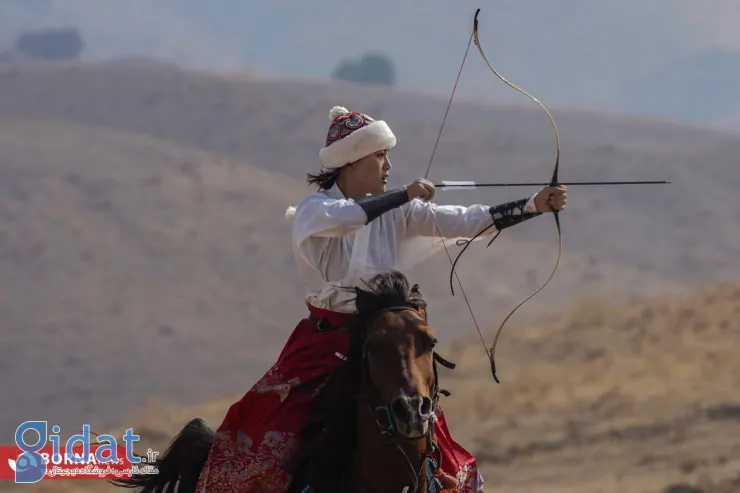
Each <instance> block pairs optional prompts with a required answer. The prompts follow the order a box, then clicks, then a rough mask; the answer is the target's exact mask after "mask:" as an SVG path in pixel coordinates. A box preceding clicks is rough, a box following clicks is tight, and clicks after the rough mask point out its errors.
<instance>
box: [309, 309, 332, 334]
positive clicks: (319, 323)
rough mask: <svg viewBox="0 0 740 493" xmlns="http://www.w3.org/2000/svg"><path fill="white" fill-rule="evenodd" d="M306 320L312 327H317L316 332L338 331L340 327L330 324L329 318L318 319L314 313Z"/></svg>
mask: <svg viewBox="0 0 740 493" xmlns="http://www.w3.org/2000/svg"><path fill="white" fill-rule="evenodd" d="M306 320H308V323H310V324H311V325H314V326H316V330H319V331H327V330H336V329H338V328H339V326H333V325H332V324H330V323H329V319H327V318H318V317H316V316H315V315H314V314H313V313H310V312H309V314H308V317H306Z"/></svg>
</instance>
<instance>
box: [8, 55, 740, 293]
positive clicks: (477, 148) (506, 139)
mask: <svg viewBox="0 0 740 493" xmlns="http://www.w3.org/2000/svg"><path fill="white" fill-rule="evenodd" d="M450 82H452V81H450ZM493 82H495V81H492V83H493ZM522 100H523V101H524V102H523V103H522V104H521V105H516V106H494V105H485V104H480V103H477V102H475V101H468V102H463V101H460V100H459V101H456V102H455V103H454V104H453V106H452V109H451V112H450V115H449V118H448V121H447V124H446V126H445V130H444V132H443V135H442V139H441V142H440V145H439V149H438V152H437V156H436V158H435V164H434V165H433V167H432V172H431V178H433V179H435V180H438V179H477V180H494V181H514V180H528V181H531V180H533V179H534V180H541V181H546V180H548V178H549V176H550V174H551V171H552V166H553V163H554V157H555V145H554V136H553V134H552V130H551V128H550V126H549V121H548V120H547V118H546V116H545V115H544V113H542V112H541V110H540V109H539V108H537V107H536V106H535V105H534V104H533V103H531V102H530V101H528V100H526V99H524V98H522ZM335 104H342V105H345V106H349V107H352V108H357V109H360V110H363V111H366V112H368V113H369V114H371V115H373V116H375V117H377V118H384V119H386V120H388V121H389V122H390V124H391V125H392V126H393V128H394V130H395V132H396V133H397V134H398V137H399V139H400V141H399V145H398V146H397V149H396V150H395V151H394V152H393V155H392V160H393V163H394V164H395V167H394V170H393V176H392V180H393V181H394V183H401V182H403V181H406V180H408V179H411V178H413V177H415V176H418V175H421V174H423V172H424V170H425V168H426V164H427V162H428V160H429V156H430V154H431V150H432V146H433V143H434V139H435V138H436V134H437V130H438V128H439V124H440V122H441V118H442V115H443V113H444V108H445V104H446V101H445V100H443V99H435V98H431V97H426V96H422V95H416V94H410V93H407V92H403V91H399V90H393V89H388V88H378V87H361V86H356V85H351V84H344V83H339V82H325V81H295V80H283V79H270V78H263V77H255V78H253V79H249V78H234V77H230V76H226V77H221V76H215V75H211V74H207V73H197V72H188V71H183V70H178V69H176V68H172V67H168V66H167V65H163V64H162V65H157V64H146V63H137V62H135V61H132V62H131V63H127V64H121V65H117V64H88V65H78V64H74V65H59V66H55V65H51V66H42V67H37V68H33V69H30V68H29V69H28V70H24V71H12V72H6V73H4V74H2V75H0V118H4V119H16V118H21V119H40V120H44V121H47V120H59V121H67V122H74V123H78V124H82V125H90V126H95V127H98V128H108V129H115V130H122V131H125V132H127V133H135V134H145V135H148V136H150V137H153V138H157V139H161V140H165V141H169V142H172V143H176V144H178V145H180V146H184V147H186V148H195V149H200V150H204V151H208V152H215V153H217V154H219V155H230V156H234V157H235V158H237V159H239V160H241V161H244V162H248V163H250V164H251V165H253V166H256V167H259V168H262V169H267V170H270V171H277V172H280V173H282V174H286V175H289V176H290V177H292V178H294V179H296V180H302V179H303V177H304V176H305V173H306V172H308V171H315V170H316V168H317V165H318V164H317V163H318V148H319V147H320V146H321V145H322V142H323V140H324V138H325V133H326V129H327V126H328V121H327V114H328V110H329V108H331V106H333V105H335ZM551 110H552V111H553V113H554V117H555V119H556V122H557V123H558V126H559V128H560V132H561V137H562V150H563V155H562V169H561V178H562V179H563V180H629V179H671V180H674V182H675V183H673V184H672V185H670V186H665V185H662V186H642V187H634V186H633V187H600V188H578V189H573V190H572V192H571V193H572V200H571V205H570V209H569V211H568V213H567V216H566V217H564V218H563V227H564V228H565V231H566V249H567V251H579V252H582V253H585V254H587V255H593V256H594V261H595V262H617V263H622V264H629V265H633V266H637V267H639V268H640V269H641V270H643V271H651V272H656V273H660V274H662V275H667V276H671V277H674V278H677V279H680V280H682V281H684V282H694V281H701V282H713V281H717V280H722V279H726V274H727V273H728V270H731V269H733V265H734V264H735V262H734V258H735V257H736V256H737V255H738V253H740V250H739V249H740V246H738V245H740V237H738V235H737V219H736V217H735V215H736V214H735V212H736V211H737V210H738V209H739V208H740V199H738V195H737V193H736V192H735V190H736V188H737V185H738V174H737V164H738V155H740V135H739V134H723V133H719V132H716V131H710V130H708V129H701V128H694V127H682V126H677V125H674V124H671V123H667V122H659V121H651V120H639V119H633V118H625V117H621V116H618V115H605V114H597V113H588V112H574V111H569V110H567V109H562V108H551ZM533 191H534V190H528V189H505V190H504V189H498V190H485V191H477V192H445V193H444V194H440V195H441V196H440V197H439V200H440V201H442V202H445V201H447V202H449V201H456V202H476V201H481V202H485V203H490V202H501V201H506V200H510V199H512V198H514V197H519V196H521V194H522V193H531V192H533ZM507 236H513V237H518V238H527V239H535V240H543V239H546V240H547V241H550V242H552V241H553V238H554V235H553V233H552V231H551V229H548V228H542V227H538V228H520V230H519V231H517V232H510V234H509V235H507ZM734 272H735V273H737V272H738V271H737V270H735V271H734Z"/></svg>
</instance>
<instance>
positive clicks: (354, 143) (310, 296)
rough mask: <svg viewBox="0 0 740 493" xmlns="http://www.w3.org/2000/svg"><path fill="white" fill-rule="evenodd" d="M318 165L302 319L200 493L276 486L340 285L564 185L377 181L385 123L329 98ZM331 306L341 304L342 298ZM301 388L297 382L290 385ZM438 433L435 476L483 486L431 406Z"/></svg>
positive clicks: (461, 486) (340, 345)
mask: <svg viewBox="0 0 740 493" xmlns="http://www.w3.org/2000/svg"><path fill="white" fill-rule="evenodd" d="M329 118H330V121H331V124H330V126H329V132H328V135H327V137H326V145H325V147H323V148H322V149H321V150H320V152H319V157H320V160H321V165H322V170H321V171H320V172H319V173H318V174H315V175H314V174H309V175H308V183H309V184H312V185H316V186H318V191H316V192H314V193H310V194H309V195H308V196H307V197H305V198H304V199H303V200H302V201H301V202H300V203H299V204H298V205H297V206H296V207H295V208H293V207H290V208H288V210H287V211H286V217H288V219H291V220H292V221H293V252H294V255H295V261H296V263H297V266H298V273H299V275H300V277H301V279H302V281H303V283H304V284H305V285H306V287H307V290H306V295H305V303H306V305H307V308H308V315H307V317H306V318H304V319H303V320H301V321H300V322H298V325H297V326H296V327H295V329H294V330H293V333H292V334H291V335H290V337H289V339H288V341H287V343H286V345H285V347H284V348H283V350H282V352H281V353H280V355H279V357H278V359H277V362H276V363H275V364H274V365H273V366H272V367H271V368H270V369H269V370H268V371H267V373H266V374H265V375H264V376H263V377H262V378H261V379H260V380H259V381H258V382H257V383H256V384H255V385H254V386H253V387H252V388H251V389H250V390H249V391H248V392H247V393H246V394H245V395H244V396H243V397H242V398H241V400H239V401H238V402H236V403H235V404H233V405H232V406H231V407H230V409H229V411H228V413H227V415H226V417H225V418H224V420H223V422H222V424H221V426H220V427H219V429H218V430H217V433H216V439H215V441H214V442H213V445H212V447H211V453H210V455H209V458H208V460H207V462H206V464H205V466H204V468H203V471H202V473H201V476H200V479H199V482H198V487H197V491H198V492H203V493H227V492H228V493H236V492H240V493H242V492H260V491H270V492H273V493H276V492H284V491H286V490H287V488H288V486H289V484H290V479H291V478H290V474H289V473H288V472H287V471H286V464H287V462H288V461H289V460H290V458H291V456H292V455H293V454H294V453H295V451H296V450H298V448H299V447H300V443H298V442H299V440H298V437H297V436H298V434H299V432H300V431H301V429H302V426H303V425H304V424H305V423H306V420H307V418H308V416H309V411H310V406H311V403H312V398H313V397H314V396H315V394H316V392H309V391H305V389H304V387H305V386H306V385H309V386H313V387H314V388H318V387H320V386H321V384H322V383H323V382H325V380H326V379H327V378H328V377H329V376H330V375H331V374H332V372H334V371H335V370H336V369H338V368H339V367H340V366H341V365H342V364H343V362H344V359H343V354H344V352H345V351H346V350H347V347H348V344H349V337H348V335H347V334H346V332H345V331H341V330H328V329H329V328H331V327H337V326H339V325H341V324H342V322H343V321H344V320H345V319H346V318H347V317H348V316H349V315H350V314H351V313H352V312H353V311H354V306H353V305H352V303H351V297H352V292H351V290H347V289H346V288H348V287H350V288H351V287H354V286H360V287H362V286H364V284H363V279H364V280H367V279H369V278H371V277H372V276H373V275H375V274H378V273H381V272H387V271H389V270H399V271H401V272H403V271H404V270H405V269H408V267H409V266H410V265H412V264H413V263H415V262H419V261H420V260H421V259H424V258H426V257H428V256H429V255H430V254H432V253H434V252H435V251H438V250H439V246H440V244H441V243H440V241H445V240H439V239H437V237H439V238H444V239H447V241H449V239H457V238H471V237H473V236H475V235H476V234H477V233H478V232H480V231H481V230H482V229H484V228H486V227H487V226H490V225H491V223H492V222H493V225H494V228H491V229H490V231H491V233H495V232H496V231H500V230H502V229H504V228H509V227H511V226H514V225H516V224H519V223H521V222H522V221H526V220H528V219H531V218H533V217H536V216H538V215H540V214H542V213H546V212H554V211H562V210H563V209H564V208H565V203H566V187H545V188H543V189H542V190H541V191H539V192H538V193H536V194H534V195H532V196H531V197H525V198H522V199H520V200H516V201H513V202H508V203H504V204H500V205H496V206H492V207H490V206H485V205H471V206H467V207H464V206H457V205H437V204H434V203H432V202H431V200H432V199H433V198H434V194H435V189H434V185H433V184H432V183H431V182H429V181H427V180H425V179H422V178H417V179H415V180H413V181H412V182H411V183H409V184H408V185H406V186H403V187H400V188H394V189H390V190H387V189H386V188H387V184H388V179H389V176H390V171H391V162H390V160H389V159H388V154H389V151H390V150H391V149H392V148H393V147H394V146H395V145H396V137H395V135H394V134H393V132H392V131H391V129H390V127H389V126H388V124H387V123H386V122H384V121H381V120H378V121H376V120H374V119H373V118H371V117H369V116H368V115H366V114H362V113H359V112H350V111H348V110H347V109H345V108H343V107H340V106H335V107H334V108H332V109H331V111H330V114H329ZM340 305H341V306H340ZM299 385H302V388H301V389H300V390H296V387H298V386H299ZM437 418H438V420H437V423H436V425H435V426H436V430H437V432H436V433H437V439H438V446H439V448H440V452H441V454H442V456H443V469H444V470H443V471H442V473H443V474H444V475H448V476H452V477H454V478H455V479H457V482H458V491H459V492H460V493H472V492H480V491H483V486H482V484H483V478H482V477H481V475H480V474H479V472H478V467H477V464H476V461H475V459H474V458H473V456H472V455H471V454H470V453H469V452H468V451H467V450H465V449H464V448H463V447H462V446H460V445H459V444H458V443H457V442H455V441H454V440H453V439H452V437H451V436H450V433H449V430H448V428H447V424H446V421H445V417H444V413H443V412H442V411H441V409H439V410H438V413H437Z"/></svg>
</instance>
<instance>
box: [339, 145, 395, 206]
mask: <svg viewBox="0 0 740 493" xmlns="http://www.w3.org/2000/svg"><path fill="white" fill-rule="evenodd" d="M390 170H391V162H390V160H389V159H388V150H383V151H378V152H375V153H373V154H370V155H368V156H365V157H364V158H362V159H360V160H358V161H355V162H354V163H352V164H351V165H349V169H348V170H347V172H348V176H347V179H348V182H349V183H351V187H352V188H353V189H355V190H357V191H359V192H360V193H361V194H362V195H365V194H368V193H371V194H376V193H381V192H384V191H385V188H386V185H387V184H388V178H389V176H390Z"/></svg>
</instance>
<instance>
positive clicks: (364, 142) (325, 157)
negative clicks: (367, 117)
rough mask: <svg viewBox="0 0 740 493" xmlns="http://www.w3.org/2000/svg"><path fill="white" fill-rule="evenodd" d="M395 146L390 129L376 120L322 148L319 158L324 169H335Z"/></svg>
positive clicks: (393, 136) (394, 137) (382, 122)
mask: <svg viewBox="0 0 740 493" xmlns="http://www.w3.org/2000/svg"><path fill="white" fill-rule="evenodd" d="M395 145H396V136H395V135H393V132H392V131H391V128H390V127H389V126H388V124H387V123H385V122H384V121H383V120H378V121H374V122H372V123H371V124H369V125H366V126H364V127H362V128H358V129H357V130H355V131H354V132H352V133H351V134H349V135H348V136H346V137H344V138H343V139H341V140H337V141H336V142H333V143H332V144H331V145H329V146H326V147H324V148H323V149H321V151H320V152H319V157H320V158H321V165H322V166H323V167H324V168H327V169H337V168H341V167H342V166H344V165H345V164H349V163H353V162H355V161H357V160H358V159H362V158H364V157H365V156H369V155H370V154H372V153H374V152H378V151H382V150H385V149H390V148H392V147H394V146H395Z"/></svg>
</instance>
